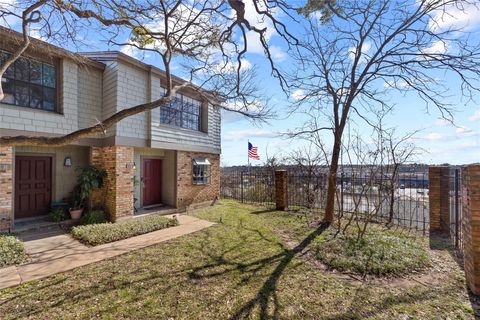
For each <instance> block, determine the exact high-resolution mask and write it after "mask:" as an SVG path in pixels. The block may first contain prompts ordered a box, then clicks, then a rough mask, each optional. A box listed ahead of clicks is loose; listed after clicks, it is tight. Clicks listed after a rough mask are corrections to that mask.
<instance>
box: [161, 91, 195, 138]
mask: <svg viewBox="0 0 480 320" xmlns="http://www.w3.org/2000/svg"><path fill="white" fill-rule="evenodd" d="M201 111H202V104H201V102H200V101H197V100H194V99H191V98H188V97H186V96H184V95H177V96H175V97H174V98H173V100H172V101H171V102H170V103H169V104H167V105H165V106H162V107H160V123H164V124H171V125H174V126H177V127H181V128H185V129H191V130H197V131H200V130H201V128H202V123H201V119H202V112H201Z"/></svg>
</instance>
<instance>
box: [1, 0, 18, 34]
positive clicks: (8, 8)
mask: <svg viewBox="0 0 480 320" xmlns="http://www.w3.org/2000/svg"><path fill="white" fill-rule="evenodd" d="M0 8H1V11H3V12H18V11H21V9H18V3H17V0H0ZM20 22H21V20H20V19H19V18H17V17H15V16H14V15H11V14H7V15H5V16H3V17H1V18H0V26H5V27H14V26H16V25H19V24H20Z"/></svg>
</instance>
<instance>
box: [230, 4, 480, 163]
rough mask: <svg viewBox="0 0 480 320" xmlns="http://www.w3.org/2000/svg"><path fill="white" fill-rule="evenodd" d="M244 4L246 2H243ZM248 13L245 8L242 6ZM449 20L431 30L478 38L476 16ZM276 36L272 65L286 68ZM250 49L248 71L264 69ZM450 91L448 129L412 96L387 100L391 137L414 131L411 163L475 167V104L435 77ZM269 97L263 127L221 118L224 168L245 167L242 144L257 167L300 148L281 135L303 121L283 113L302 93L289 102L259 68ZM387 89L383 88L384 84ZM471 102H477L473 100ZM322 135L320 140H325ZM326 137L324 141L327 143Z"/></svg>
mask: <svg viewBox="0 0 480 320" xmlns="http://www.w3.org/2000/svg"><path fill="white" fill-rule="evenodd" d="M246 3H247V4H248V2H246ZM247 8H248V5H247ZM449 13H450V14H449V15H445V16H444V15H442V16H441V17H440V16H439V17H438V20H437V23H436V24H432V25H431V28H447V27H450V26H454V27H462V28H465V30H467V31H470V32H473V33H474V35H476V36H477V37H480V10H479V8H476V7H474V6H471V7H469V8H467V10H465V12H462V11H459V10H456V9H450V11H449ZM278 38H279V37H278V35H276V34H275V33H273V34H271V35H270V43H271V44H272V45H274V46H275V47H276V48H277V49H276V54H277V55H278V58H277V60H276V61H277V62H279V63H280V65H282V66H286V68H288V66H289V64H290V63H291V60H290V59H289V57H288V54H287V53H286V52H284V51H282V46H281V41H277V40H279V39H278ZM252 41H253V43H254V45H253V46H251V47H250V52H251V54H250V55H249V57H248V59H249V61H250V64H251V65H254V66H260V67H261V66H264V65H265V63H266V61H265V58H264V57H263V50H262V48H261V47H260V45H259V44H258V42H255V41H254V39H252ZM448 49H449V48H448V45H445V44H443V43H441V42H436V43H432V47H431V50H432V51H433V52H444V51H446V50H448ZM366 50H368V48H366ZM440 76H443V77H445V80H446V81H447V83H448V84H449V85H450V84H451V88H452V91H451V92H450V93H451V95H452V99H453V100H452V101H453V104H454V108H455V112H454V123H453V124H452V123H450V122H448V121H445V120H443V119H441V114H440V113H439V111H438V110H436V109H435V108H429V109H426V107H425V103H424V102H423V101H422V100H421V99H419V98H418V97H417V96H416V95H414V94H407V95H400V94H395V93H392V97H391V99H392V100H394V101H395V103H396V107H395V109H394V111H393V113H392V114H391V115H390V116H389V117H388V119H387V122H388V125H389V126H390V127H395V128H397V129H396V133H397V135H399V136H401V135H404V134H406V133H409V132H413V131H416V130H420V131H419V132H418V133H417V134H416V135H415V136H414V137H413V141H414V143H415V144H416V145H417V146H419V147H420V148H422V149H423V150H424V151H422V154H421V155H420V156H419V157H418V158H417V159H416V160H417V161H419V162H425V163H432V164H439V163H445V162H448V163H452V164H465V163H473V162H480V104H475V103H472V102H465V101H464V99H462V98H461V95H460V92H459V91H458V89H457V88H458V82H457V80H455V79H453V78H452V79H449V77H451V76H452V75H448V74H446V75H440ZM261 83H265V85H266V86H267V87H268V91H269V92H271V93H272V96H273V100H274V102H275V104H276V110H277V111H278V112H279V119H278V120H272V121H269V123H268V124H264V125H262V126H253V125H252V124H251V122H249V121H248V120H246V119H244V118H242V117H241V116H238V115H235V114H232V113H224V117H223V125H222V130H223V133H222V160H223V163H224V164H225V165H237V164H245V163H246V162H247V151H246V150H247V149H246V148H247V140H250V142H252V143H253V144H254V145H255V146H258V148H259V153H260V157H261V160H260V161H252V163H256V164H261V163H262V160H264V159H265V157H266V155H267V154H268V156H272V155H276V154H280V155H281V154H287V153H288V152H289V151H291V150H294V149H297V148H299V147H300V146H301V145H303V144H304V142H302V141H298V140H291V139H286V138H284V135H282V133H284V132H286V131H288V130H290V129H293V128H296V127H300V126H301V125H302V123H304V122H305V120H306V117H305V116H304V115H302V114H293V115H288V114H287V113H286V112H285V109H286V106H287V105H288V102H287V100H288V99H287V98H289V99H290V100H295V99H298V98H299V97H301V96H302V93H303V92H302V90H301V89H297V90H294V91H292V92H291V93H290V96H289V97H286V96H285V94H283V93H282V92H281V90H280V89H279V85H278V83H277V81H276V80H275V79H273V78H272V77H271V76H270V72H269V70H268V68H262V81H261ZM387 85H388V84H387ZM476 98H477V101H478V98H480V97H478V96H477V97H476ZM358 126H359V127H360V131H362V126H363V133H364V134H365V135H367V136H368V135H369V129H366V128H364V127H365V125H364V124H363V125H362V124H361V123H359V124H358ZM329 134H330V133H329V132H325V135H329ZM328 139H329V137H325V140H327V141H328Z"/></svg>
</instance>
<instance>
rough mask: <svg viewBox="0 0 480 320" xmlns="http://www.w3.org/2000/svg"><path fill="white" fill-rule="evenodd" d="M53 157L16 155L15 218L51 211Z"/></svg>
mask: <svg viewBox="0 0 480 320" xmlns="http://www.w3.org/2000/svg"><path fill="white" fill-rule="evenodd" d="M51 201H52V158H51V157H43V156H39V157H36V156H16V157H15V218H17V219H18V218H28V217H35V216H40V215H44V214H48V212H49V211H50V203H51Z"/></svg>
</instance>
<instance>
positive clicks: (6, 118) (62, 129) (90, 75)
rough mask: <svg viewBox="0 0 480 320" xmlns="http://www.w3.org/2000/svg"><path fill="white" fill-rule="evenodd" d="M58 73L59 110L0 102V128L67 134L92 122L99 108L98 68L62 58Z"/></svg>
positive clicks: (100, 72)
mask: <svg viewBox="0 0 480 320" xmlns="http://www.w3.org/2000/svg"><path fill="white" fill-rule="evenodd" d="M58 72H61V77H60V78H61V83H59V84H58V85H59V88H62V92H61V93H60V101H58V103H59V107H60V109H61V111H62V112H61V113H55V112H48V111H43V110H35V109H30V108H23V107H18V106H11V105H6V104H2V103H0V129H14V130H22V131H23V130H24V131H32V132H38V133H44V134H45V133H46V134H67V133H70V132H72V131H75V130H78V129H81V128H84V127H86V126H90V125H92V124H94V123H96V121H97V119H99V118H100V112H101V107H102V71H100V70H97V69H94V68H89V67H78V65H77V64H75V63H73V62H71V61H69V60H63V61H62V65H61V68H60V69H59V70H58Z"/></svg>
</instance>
